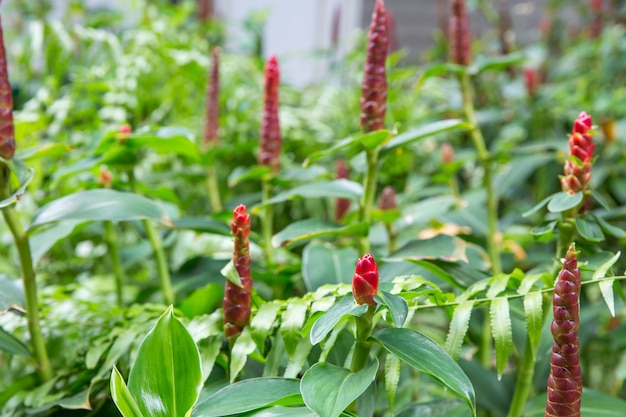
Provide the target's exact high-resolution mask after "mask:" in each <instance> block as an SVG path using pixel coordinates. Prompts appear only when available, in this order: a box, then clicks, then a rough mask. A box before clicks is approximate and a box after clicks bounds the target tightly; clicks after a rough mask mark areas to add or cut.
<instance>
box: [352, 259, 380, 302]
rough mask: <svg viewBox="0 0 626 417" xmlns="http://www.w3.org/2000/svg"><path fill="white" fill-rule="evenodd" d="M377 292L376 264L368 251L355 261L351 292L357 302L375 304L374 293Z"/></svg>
mask: <svg viewBox="0 0 626 417" xmlns="http://www.w3.org/2000/svg"><path fill="white" fill-rule="evenodd" d="M377 292H378V265H376V262H375V261H374V258H373V257H372V255H370V254H369V253H366V254H365V256H363V257H362V258H360V259H359V260H357V261H356V269H355V271H354V276H353V277H352V294H353V295H354V299H355V300H356V303H357V304H369V305H372V306H375V305H376V302H375V301H374V294H376V293H377Z"/></svg>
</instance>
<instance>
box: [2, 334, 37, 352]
mask: <svg viewBox="0 0 626 417" xmlns="http://www.w3.org/2000/svg"><path fill="white" fill-rule="evenodd" d="M0 350H3V351H5V352H8V353H10V354H11V355H20V356H26V357H29V356H31V354H30V351H29V350H28V348H27V347H26V345H25V344H24V343H22V342H21V341H20V340H18V339H17V338H16V337H15V336H13V335H12V334H11V333H8V332H7V331H6V330H4V329H3V328H2V327H0Z"/></svg>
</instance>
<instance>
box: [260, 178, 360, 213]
mask: <svg viewBox="0 0 626 417" xmlns="http://www.w3.org/2000/svg"><path fill="white" fill-rule="evenodd" d="M361 194H363V187H362V186H361V184H359V183H357V182H353V181H349V180H346V179H339V180H333V181H322V182H315V183H310V184H303V185H299V186H297V187H294V188H291V189H289V190H287V191H283V192H281V193H278V194H276V195H275V196H274V197H272V198H270V199H268V200H267V201H265V202H264V203H262V204H259V205H257V206H255V207H254V209H253V210H252V211H253V213H258V212H259V211H260V210H261V209H262V208H263V207H265V206H268V205H271V204H277V203H282V202H285V201H289V200H294V199H298V198H304V199H306V198H347V199H350V200H358V199H360V198H361Z"/></svg>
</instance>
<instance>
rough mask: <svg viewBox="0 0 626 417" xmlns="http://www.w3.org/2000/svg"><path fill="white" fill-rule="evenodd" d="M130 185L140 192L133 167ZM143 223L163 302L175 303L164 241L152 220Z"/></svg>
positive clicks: (130, 171)
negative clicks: (152, 254)
mask: <svg viewBox="0 0 626 417" xmlns="http://www.w3.org/2000/svg"><path fill="white" fill-rule="evenodd" d="M128 185H129V187H130V190H131V191H132V192H134V193H135V194H138V192H137V182H136V181H135V173H134V172H133V170H132V169H130V170H129V171H128ZM141 223H142V224H143V227H144V229H145V230H146V236H147V237H148V240H149V241H150V246H152V252H153V253H154V257H155V260H156V266H157V275H158V276H159V284H160V286H161V292H162V293H163V302H164V303H165V304H166V305H170V304H174V300H175V296H174V290H173V289H172V280H171V278H170V270H169V268H168V266H167V258H166V257H165V250H164V249H163V242H162V241H161V238H160V237H159V234H158V233H157V231H156V229H155V227H154V225H153V224H152V222H151V221H150V220H148V219H143V220H142V221H141Z"/></svg>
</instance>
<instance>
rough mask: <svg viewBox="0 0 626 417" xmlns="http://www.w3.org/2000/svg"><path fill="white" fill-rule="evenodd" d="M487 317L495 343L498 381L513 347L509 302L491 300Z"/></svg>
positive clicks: (503, 298)
mask: <svg viewBox="0 0 626 417" xmlns="http://www.w3.org/2000/svg"><path fill="white" fill-rule="evenodd" d="M489 317H490V318H491V332H492V333H493V339H494V341H495V342H496V370H497V372H498V379H501V378H502V372H504V368H505V367H506V363H507V361H508V359H509V355H510V354H511V348H512V347H513V329H512V326H511V313H510V311H509V300H508V299H507V298H506V297H498V298H495V299H493V301H491V306H490V308H489Z"/></svg>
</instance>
